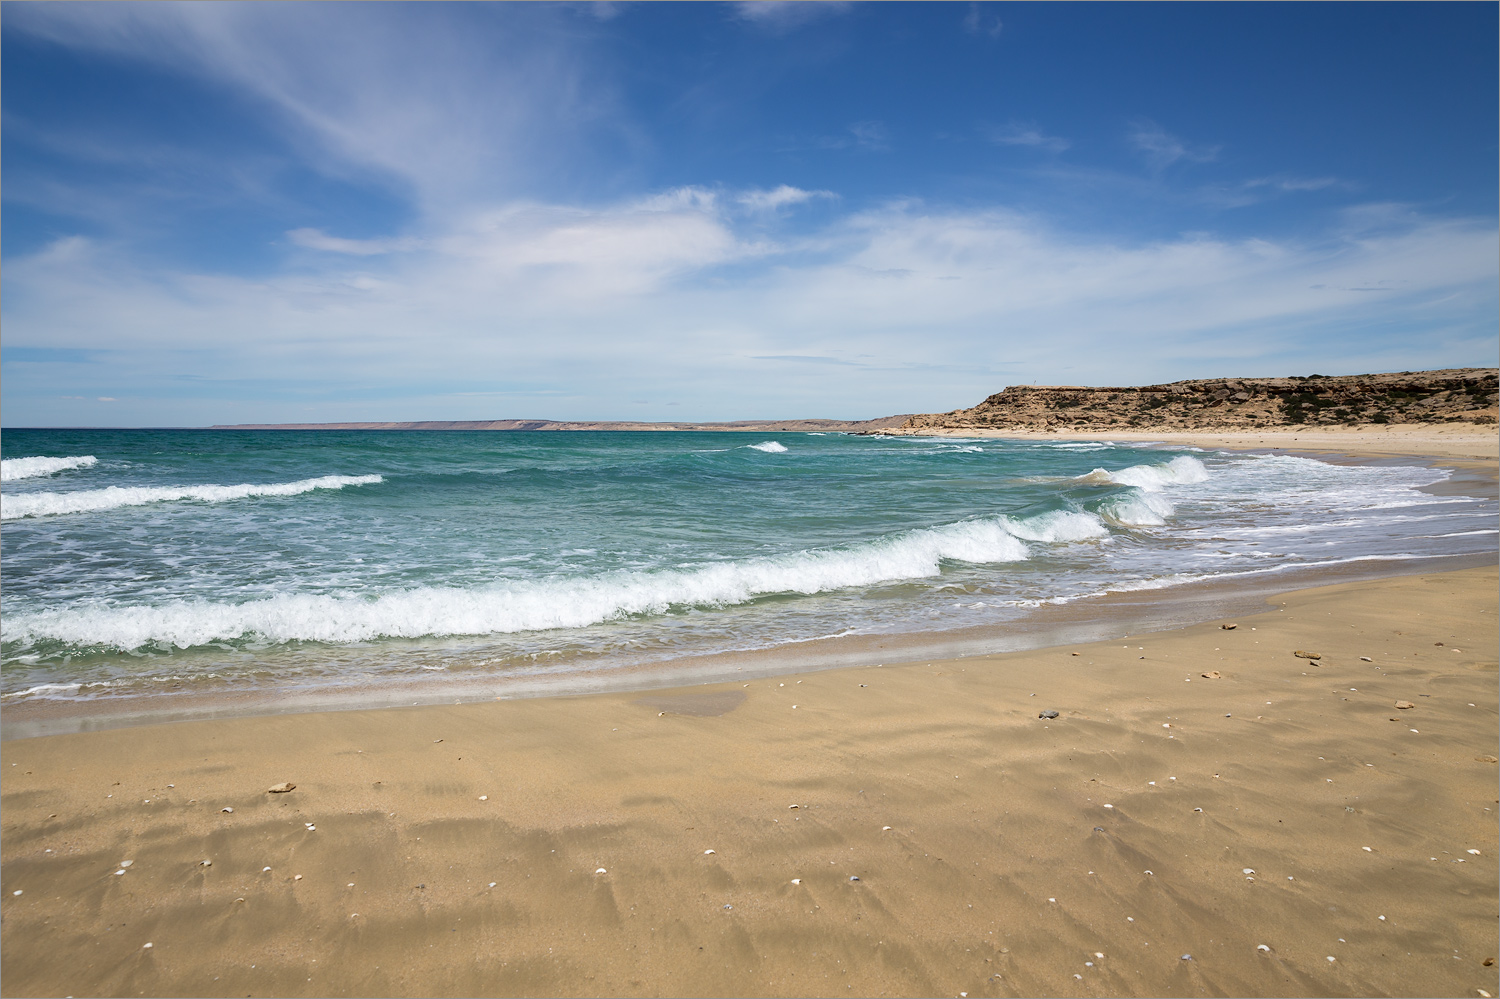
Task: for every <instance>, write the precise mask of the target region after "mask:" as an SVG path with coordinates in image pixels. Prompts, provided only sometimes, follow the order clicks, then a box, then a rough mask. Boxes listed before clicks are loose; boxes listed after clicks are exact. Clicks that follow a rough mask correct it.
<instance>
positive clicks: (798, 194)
mask: <svg viewBox="0 0 1500 999" xmlns="http://www.w3.org/2000/svg"><path fill="white" fill-rule="evenodd" d="M836 197H837V195H835V194H834V193H833V192H832V191H804V190H802V189H801V188H799V187H792V186H791V185H790V184H782V185H781V186H780V187H777V188H774V189H773V190H770V191H761V190H751V191H745V192H744V193H743V194H740V195H738V196H737V197H736V198H735V200H736V201H738V202H739V203H740V204H742V205H744V206H745V207H746V208H749V209H750V210H751V211H757V212H774V211H776V210H777V209H780V208H787V207H790V206H792V205H800V204H803V203H805V202H808V201H812V200H814V199H816V198H836Z"/></svg>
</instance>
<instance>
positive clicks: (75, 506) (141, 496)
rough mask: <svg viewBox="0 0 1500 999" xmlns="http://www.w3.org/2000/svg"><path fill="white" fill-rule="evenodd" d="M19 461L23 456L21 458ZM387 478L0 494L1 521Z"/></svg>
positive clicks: (222, 499)
mask: <svg viewBox="0 0 1500 999" xmlns="http://www.w3.org/2000/svg"><path fill="white" fill-rule="evenodd" d="M18 460H19V459H18ZM383 481H385V480H384V479H383V478H382V477H381V476H379V475H323V476H319V477H318V478H316V479H299V480H298V481H296V482H269V483H265V484H253V483H242V484H240V485H236V486H107V487H105V488H103V489H79V490H76V491H73V492H66V493H53V492H46V493H21V494H20V495H18V496H0V520H19V519H21V518H23V517H50V516H55V515H57V514H63V513H96V512H98V511H100V510H113V509H116V508H118V507H122V506H145V505H146V504H147V503H166V502H171V501H173V500H199V501H201V502H204V503H223V502H225V501H227V500H237V499H246V498H248V497H251V496H296V495H298V494H299V493H306V492H312V491H313V490H314V489H342V488H344V487H345V486H365V485H373V484H374V483H377V482H383Z"/></svg>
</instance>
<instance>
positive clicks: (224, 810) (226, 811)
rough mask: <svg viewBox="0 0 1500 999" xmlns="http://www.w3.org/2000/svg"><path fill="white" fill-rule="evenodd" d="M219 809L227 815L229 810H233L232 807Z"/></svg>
mask: <svg viewBox="0 0 1500 999" xmlns="http://www.w3.org/2000/svg"><path fill="white" fill-rule="evenodd" d="M219 811H221V812H223V813H224V814H225V815H228V814H229V813H230V812H232V811H234V809H232V808H221V809H219Z"/></svg>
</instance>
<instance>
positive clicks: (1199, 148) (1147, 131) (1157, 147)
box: [1127, 119, 1220, 170]
mask: <svg viewBox="0 0 1500 999" xmlns="http://www.w3.org/2000/svg"><path fill="white" fill-rule="evenodd" d="M1127 137H1128V138H1129V140H1130V144H1131V145H1132V146H1133V147H1135V149H1136V150H1137V151H1138V152H1140V153H1142V154H1143V155H1144V156H1145V158H1146V162H1147V163H1149V164H1150V165H1151V168H1152V169H1154V170H1164V169H1166V168H1167V167H1169V166H1171V165H1172V164H1174V163H1179V162H1182V163H1208V162H1210V161H1212V160H1214V159H1217V158H1218V155H1219V149H1220V147H1219V146H1208V145H1198V144H1194V143H1189V142H1187V141H1185V140H1183V139H1180V138H1178V137H1177V136H1175V135H1173V134H1172V133H1170V132H1168V131H1167V130H1166V129H1164V128H1162V127H1161V126H1160V125H1158V124H1157V123H1156V122H1154V121H1148V120H1144V119H1143V120H1140V121H1137V122H1134V123H1133V124H1132V125H1131V126H1130V130H1129V132H1128V133H1127Z"/></svg>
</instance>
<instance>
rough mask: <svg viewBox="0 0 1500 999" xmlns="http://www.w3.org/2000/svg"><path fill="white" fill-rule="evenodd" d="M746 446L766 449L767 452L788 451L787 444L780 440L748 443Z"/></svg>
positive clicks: (780, 452) (779, 452) (757, 449)
mask: <svg viewBox="0 0 1500 999" xmlns="http://www.w3.org/2000/svg"><path fill="white" fill-rule="evenodd" d="M745 447H748V448H752V449H754V450H756V451H765V452H766V453H767V454H783V453H785V451H786V445H785V444H783V443H781V442H780V441H761V442H760V443H759V444H746V445H745Z"/></svg>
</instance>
